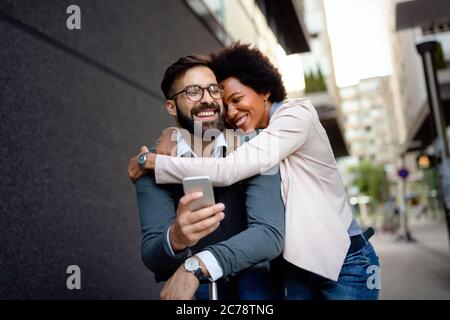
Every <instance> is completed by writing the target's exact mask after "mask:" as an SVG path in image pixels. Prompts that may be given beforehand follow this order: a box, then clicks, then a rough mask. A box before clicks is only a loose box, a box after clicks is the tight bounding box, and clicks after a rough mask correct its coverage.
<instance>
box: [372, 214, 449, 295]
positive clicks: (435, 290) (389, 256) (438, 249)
mask: <svg viewBox="0 0 450 320" xmlns="http://www.w3.org/2000/svg"><path fill="white" fill-rule="evenodd" d="M409 226H410V231H411V235H412V236H413V237H414V238H415V239H416V240H417V241H416V242H409V243H406V242H398V241H396V236H395V235H393V234H389V233H381V232H380V231H378V232H377V233H376V234H375V236H374V237H373V238H372V239H371V242H372V244H373V245H374V246H375V249H376V251H377V254H378V256H379V257H380V264H381V292H380V299H382V300H390V299H406V300H409V299H439V300H441V299H446V300H449V299H450V248H449V239H448V233H447V228H446V223H445V221H443V220H439V221H438V220H431V219H427V220H425V219H422V220H411V221H410V223H409Z"/></svg>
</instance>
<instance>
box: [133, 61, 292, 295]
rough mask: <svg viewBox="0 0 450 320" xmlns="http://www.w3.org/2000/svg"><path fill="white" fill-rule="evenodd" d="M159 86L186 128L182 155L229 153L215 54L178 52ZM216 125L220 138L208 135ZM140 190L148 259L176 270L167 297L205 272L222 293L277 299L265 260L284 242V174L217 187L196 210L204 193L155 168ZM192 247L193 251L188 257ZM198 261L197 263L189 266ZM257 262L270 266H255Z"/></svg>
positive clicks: (192, 288)
mask: <svg viewBox="0 0 450 320" xmlns="http://www.w3.org/2000/svg"><path fill="white" fill-rule="evenodd" d="M161 88H162V90H163V92H164V95H165V97H166V99H167V100H166V108H167V111H168V113H169V114H170V115H171V116H173V117H174V118H175V120H176V122H177V125H178V127H181V128H184V129H186V130H187V131H188V134H187V135H185V136H183V135H182V134H181V133H180V132H179V131H178V132H177V136H176V139H177V150H176V155H177V156H180V157H184V156H189V157H196V156H214V157H219V156H223V155H224V151H225V150H226V149H227V147H228V145H227V142H226V140H225V138H224V135H223V133H222V132H221V131H222V130H223V120H222V113H223V104H222V100H221V98H222V95H223V90H222V87H221V86H220V85H219V84H217V80H216V78H215V75H214V73H213V72H212V70H211V69H210V67H209V60H207V58H205V57H201V56H188V57H183V58H180V59H179V60H178V61H177V62H175V63H174V64H172V65H171V66H170V67H169V68H168V69H167V70H166V72H165V75H164V79H163V81H162V84H161ZM211 131H212V132H213V133H215V134H212V136H214V137H215V138H214V141H213V142H211V140H212V139H209V138H208V139H203V138H204V136H209V134H210V133H211ZM191 142H193V145H194V149H192V148H191V145H192V143H191ZM228 151H230V150H228ZM147 153H148V150H147V148H145V147H143V148H141V153H140V154H139V155H138V156H137V157H134V158H133V159H132V160H131V161H130V164H129V174H130V176H132V172H133V170H137V169H139V162H141V164H142V163H143V162H145V156H146V154H147ZM136 192H137V197H138V207H139V215H140V220H141V229H142V246H141V252H142V258H143V261H144V263H145V264H146V266H147V267H148V268H149V269H150V270H152V271H153V272H155V274H156V277H157V279H161V278H163V277H164V276H163V275H164V274H165V275H167V274H172V276H171V277H170V279H169V280H168V281H167V282H166V284H165V286H164V288H163V290H162V292H161V298H163V299H191V298H192V297H193V295H194V293H195V292H196V291H197V288H198V287H199V283H200V280H201V279H204V278H205V279H210V280H213V281H215V280H218V279H222V280H219V285H218V287H219V298H221V299H223V298H231V299H239V298H240V299H269V298H276V297H277V296H276V292H275V289H274V288H273V287H271V279H270V277H269V276H268V273H267V269H268V268H267V266H268V261H269V260H271V259H274V258H275V257H277V256H278V255H279V254H280V253H281V250H282V248H283V237H284V207H283V203H282V200H281V191H280V177H279V174H278V172H277V174H274V175H260V176H255V177H252V178H250V179H247V180H246V181H243V182H240V183H237V184H235V185H233V186H230V187H226V188H215V190H214V193H215V199H216V201H218V202H219V203H217V204H216V205H214V206H211V207H207V208H203V209H201V210H198V211H195V212H191V211H189V209H188V205H189V203H190V202H191V201H193V200H195V199H197V198H199V197H200V196H201V195H198V194H189V195H185V196H183V191H182V187H181V185H157V184H156V183H155V177H154V175H153V174H152V173H149V174H148V175H146V176H144V177H142V178H140V179H138V180H137V181H136ZM177 204H178V208H177V210H176V211H175V208H176V205H177ZM191 252H192V253H194V255H193V256H192V257H190V259H188V260H187V258H188V257H189V256H190V253H191ZM193 259H194V260H193ZM185 260H186V262H185ZM196 263H197V264H198V268H195V270H193V269H192V268H190V266H191V265H192V264H194V265H195V264H196ZM258 263H259V264H258ZM255 264H258V266H264V267H265V269H264V268H263V269H261V268H256V267H252V266H253V265H255ZM223 279H227V281H225V280H223ZM272 291H273V292H272ZM205 293H206V290H205V286H202V288H201V289H200V290H198V291H197V298H206V294H205Z"/></svg>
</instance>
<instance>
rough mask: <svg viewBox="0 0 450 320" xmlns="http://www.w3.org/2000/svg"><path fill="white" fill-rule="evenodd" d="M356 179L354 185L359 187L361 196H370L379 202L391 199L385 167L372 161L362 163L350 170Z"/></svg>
mask: <svg viewBox="0 0 450 320" xmlns="http://www.w3.org/2000/svg"><path fill="white" fill-rule="evenodd" d="M349 171H350V173H351V174H353V176H354V179H353V181H352V185H353V186H356V187H358V189H359V191H360V193H361V194H364V195H367V196H370V197H371V198H372V199H374V200H375V201H377V202H383V201H386V200H387V198H388V197H389V182H388V179H387V176H386V173H385V172H384V168H383V166H380V165H375V164H373V163H372V162H371V161H362V162H360V163H359V164H358V165H357V166H353V167H351V168H349Z"/></svg>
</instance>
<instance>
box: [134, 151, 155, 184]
mask: <svg viewBox="0 0 450 320" xmlns="http://www.w3.org/2000/svg"><path fill="white" fill-rule="evenodd" d="M146 152H148V149H147V147H145V146H143V147H141V149H140V150H139V153H138V154H137V155H136V156H134V157H133V158H131V160H130V162H129V163H128V176H129V177H130V179H131V181H132V182H133V183H135V182H136V180H137V179H139V178H140V177H142V176H143V175H145V170H142V169H141V167H140V166H139V162H138V159H139V157H140V156H141V155H142V154H143V153H146ZM155 161H156V155H155V154H153V153H150V154H149V155H148V156H147V161H146V162H145V169H151V170H153V169H155Z"/></svg>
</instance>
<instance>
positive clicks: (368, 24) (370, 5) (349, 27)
mask: <svg viewBox="0 0 450 320" xmlns="http://www.w3.org/2000/svg"><path fill="white" fill-rule="evenodd" d="M324 4H325V13H326V17H327V24H328V35H329V37H330V42H331V48H332V52H333V62H334V67H335V75H336V82H337V85H338V87H345V86H350V85H355V84H357V83H358V82H359V80H360V79H365V78H372V77H377V76H385V75H389V74H391V73H392V67H391V58H390V46H389V38H388V35H389V34H388V32H389V29H388V26H389V21H388V17H387V14H386V8H387V7H386V6H387V4H388V2H387V0H324Z"/></svg>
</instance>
